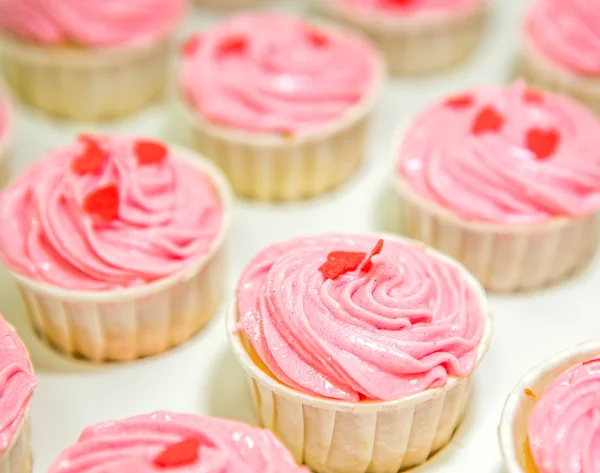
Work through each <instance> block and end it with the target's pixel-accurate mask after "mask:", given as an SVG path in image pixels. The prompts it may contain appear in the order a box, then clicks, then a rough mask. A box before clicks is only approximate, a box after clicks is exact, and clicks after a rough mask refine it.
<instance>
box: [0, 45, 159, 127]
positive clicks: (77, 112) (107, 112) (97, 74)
mask: <svg viewBox="0 0 600 473" xmlns="http://www.w3.org/2000/svg"><path fill="white" fill-rule="evenodd" d="M169 45H170V40H168V39H164V40H161V41H157V42H153V43H148V44H143V45H126V46H118V47H107V48H98V49H94V48H78V47H75V46H73V47H67V46H61V47H52V46H43V45H36V44H33V43H29V42H23V41H20V40H18V39H16V38H13V37H9V36H3V35H0V54H1V57H2V61H1V62H0V67H1V68H2V72H3V74H4V78H5V80H6V83H7V84H8V85H9V87H10V88H11V89H12V91H13V92H14V94H15V95H16V96H17V97H19V98H20V99H21V100H22V101H23V102H24V103H26V104H28V105H30V106H32V107H34V108H38V109H41V110H43V111H44V112H46V113H48V114H50V115H53V116H57V117H63V118H70V119H77V120H104V119H111V118H118V117H122V116H125V115H128V114H130V113H133V112H135V111H138V110H140V109H142V108H143V107H144V106H146V105H147V104H149V103H151V102H152V101H154V100H157V99H159V98H160V97H161V96H162V94H163V92H164V91H165V88H166V83H167V78H168V70H169V67H168V66H169V62H168V57H169V49H170V47H169Z"/></svg>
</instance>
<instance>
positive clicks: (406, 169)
mask: <svg viewBox="0 0 600 473" xmlns="http://www.w3.org/2000/svg"><path fill="white" fill-rule="evenodd" d="M474 130H475V131H474ZM599 135H600V123H599V122H598V121H597V119H596V118H595V117H594V116H593V115H592V114H591V113H590V112H588V111H587V110H585V109H584V108H583V107H581V106H580V105H578V104H576V103H575V102H574V101H572V100H570V99H568V98H566V97H558V96H553V95H550V94H544V93H541V92H538V91H532V90H527V89H526V87H525V85H524V84H523V83H521V82H517V83H515V84H513V85H511V86H508V87H485V88H481V89H477V90H473V91H470V92H466V93H464V94H459V95H456V96H454V97H450V98H448V99H447V100H445V101H442V102H440V103H438V104H436V105H434V106H432V107H430V108H429V109H428V110H426V111H425V112H423V113H422V114H421V115H420V116H419V117H417V119H416V120H415V122H414V123H413V124H412V126H411V127H410V128H409V130H408V131H407V132H406V133H405V136H404V139H403V143H402V145H401V148H400V150H399V153H398V162H397V172H398V173H399V174H400V175H401V176H402V177H403V180H404V181H406V183H407V185H408V186H409V187H410V188H411V189H412V190H413V191H415V192H416V193H417V194H418V195H420V196H421V197H423V198H424V199H425V200H427V201H429V202H431V203H432V204H436V205H439V206H441V207H443V208H445V209H447V210H449V211H450V212H452V213H454V214H456V215H458V216H460V217H462V218H465V219H470V220H476V221H484V222H492V223H500V224H534V223H539V222H545V221H548V220H550V219H552V218H555V217H571V216H579V215H587V214H590V213H593V212H595V211H597V210H598V209H599V208H600V149H599V148H598V144H597V137H598V136H599ZM532 150H535V152H534V151H532Z"/></svg>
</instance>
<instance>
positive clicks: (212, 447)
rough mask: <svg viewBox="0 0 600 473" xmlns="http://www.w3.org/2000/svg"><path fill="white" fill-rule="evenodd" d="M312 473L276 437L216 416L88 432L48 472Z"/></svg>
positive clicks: (165, 416)
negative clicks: (295, 459)
mask: <svg viewBox="0 0 600 473" xmlns="http://www.w3.org/2000/svg"><path fill="white" fill-rule="evenodd" d="M100 470H101V471H111V472H114V473H126V472H139V473H151V472H163V473H164V472H168V471H177V472H178V473H193V472H200V471H202V472H204V471H206V472H209V471H210V472H219V473H239V472H242V471H243V472H245V473H309V472H308V470H306V469H305V468H301V467H299V466H297V465H296V464H295V463H294V459H293V458H292V456H291V455H290V453H289V452H288V451H287V450H286V449H285V448H284V447H283V445H282V444H281V443H280V442H279V441H278V440H277V439H276V438H275V436H274V435H273V434H272V433H271V432H269V431H267V430H262V429H256V428H252V427H249V426H247V425H244V424H240V423H237V422H232V421H228V420H223V419H216V418H211V417H201V416H196V415H190V414H174V413H170V412H155V413H153V414H147V415H141V416H137V417H131V418H129V419H125V420H119V421H112V422H104V423H101V424H98V425H95V426H92V427H88V428H87V429H85V430H84V431H83V433H82V434H81V437H79V440H78V441H77V443H75V444H74V445H72V446H71V447H69V448H67V449H66V450H65V451H63V452H62V453H61V454H60V455H59V457H58V458H57V460H56V461H55V462H54V465H52V466H51V467H50V469H49V470H48V473H86V472H92V471H100Z"/></svg>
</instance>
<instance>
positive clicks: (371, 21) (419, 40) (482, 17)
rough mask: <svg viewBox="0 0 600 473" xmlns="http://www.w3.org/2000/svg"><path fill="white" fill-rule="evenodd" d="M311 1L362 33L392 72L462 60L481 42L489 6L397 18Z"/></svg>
mask: <svg viewBox="0 0 600 473" xmlns="http://www.w3.org/2000/svg"><path fill="white" fill-rule="evenodd" d="M315 1H316V2H318V7H317V8H320V9H321V11H324V12H325V14H327V15H328V16H332V17H334V18H337V19H338V20H339V21H341V22H343V23H345V24H347V25H349V26H352V27H354V28H357V29H359V30H362V31H363V32H365V33H366V34H367V35H368V36H369V37H370V38H371V39H372V40H373V42H374V43H375V44H376V45H377V46H378V47H379V49H380V50H381V51H382V53H383V55H384V57H385V58H386V60H387V63H388V67H389V70H390V72H391V73H392V74H396V75H402V74H424V73H430V72H436V71H440V70H444V69H448V68H452V67H454V66H457V65H459V64H461V63H463V62H464V61H465V60H467V59H468V58H469V57H470V56H471V55H472V54H473V52H474V51H475V50H476V48H477V46H478V45H479V43H480V41H481V37H482V33H483V30H484V27H485V23H486V19H487V16H488V8H489V5H488V2H482V5H481V6H480V7H479V8H476V9H474V10H472V11H469V12H466V13H464V14H455V15H444V16H441V15H440V16H433V15H427V16H423V17H419V18H405V17H402V18H398V17H396V16H393V15H387V14H380V15H376V16H375V15H372V16H368V15H363V14H362V12H359V11H354V10H352V9H351V8H350V7H344V6H339V5H337V6H336V5H334V2H333V1H330V0H315Z"/></svg>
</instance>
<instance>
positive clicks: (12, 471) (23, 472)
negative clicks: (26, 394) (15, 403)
mask: <svg viewBox="0 0 600 473" xmlns="http://www.w3.org/2000/svg"><path fill="white" fill-rule="evenodd" d="M30 471H31V448H30V446H29V410H28V411H27V414H25V417H24V418H23V420H22V421H21V426H20V427H19V429H18V430H17V433H16V434H15V436H14V438H13V441H12V443H11V444H10V445H9V446H8V448H7V449H6V450H5V451H4V453H2V454H0V473H29V472H30Z"/></svg>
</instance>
